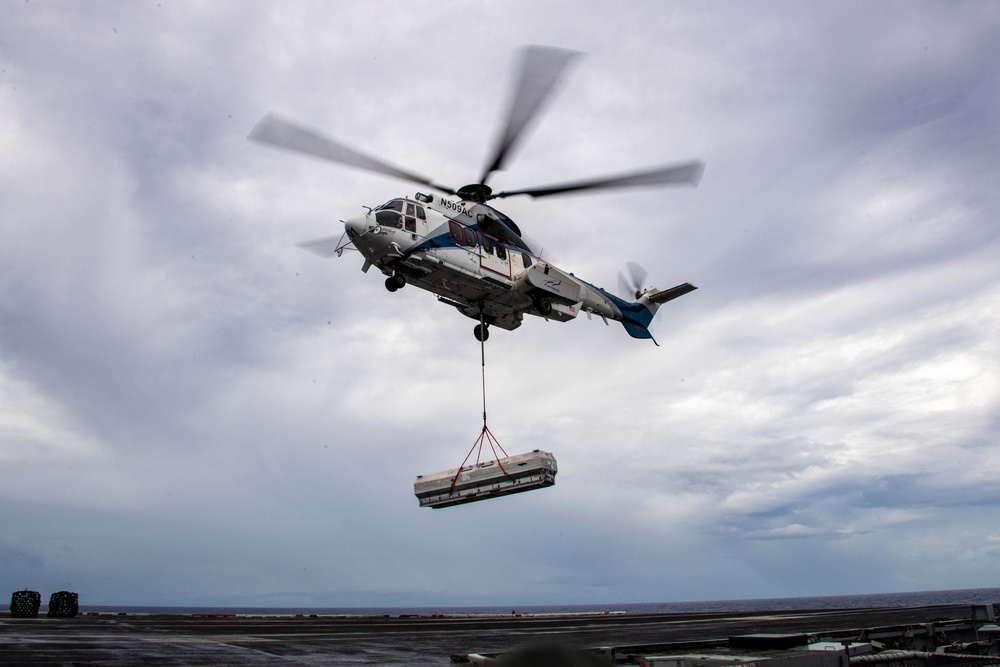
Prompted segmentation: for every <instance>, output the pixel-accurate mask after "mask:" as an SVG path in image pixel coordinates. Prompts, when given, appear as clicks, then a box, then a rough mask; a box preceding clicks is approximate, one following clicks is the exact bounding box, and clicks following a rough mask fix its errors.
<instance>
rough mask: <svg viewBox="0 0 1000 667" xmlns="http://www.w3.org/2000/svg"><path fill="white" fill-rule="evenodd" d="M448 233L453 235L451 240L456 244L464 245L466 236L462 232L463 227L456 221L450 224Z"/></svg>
mask: <svg viewBox="0 0 1000 667" xmlns="http://www.w3.org/2000/svg"><path fill="white" fill-rule="evenodd" d="M448 231H449V232H450V233H451V240H452V241H454V242H455V243H464V242H465V235H464V234H463V232H462V225H460V224H458V223H457V222H455V221H454V220H451V221H449V222H448Z"/></svg>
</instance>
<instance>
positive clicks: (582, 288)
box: [344, 193, 694, 338]
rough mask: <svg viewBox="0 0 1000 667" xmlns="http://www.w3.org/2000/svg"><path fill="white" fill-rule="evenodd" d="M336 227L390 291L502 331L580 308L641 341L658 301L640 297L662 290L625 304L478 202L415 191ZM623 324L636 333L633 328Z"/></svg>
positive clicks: (565, 316)
mask: <svg viewBox="0 0 1000 667" xmlns="http://www.w3.org/2000/svg"><path fill="white" fill-rule="evenodd" d="M344 226H345V229H346V233H347V236H348V237H349V238H350V239H351V241H352V242H353V244H354V246H355V247H356V248H357V249H358V250H359V251H360V252H361V254H362V255H363V256H364V258H365V263H364V266H363V267H362V270H364V271H366V272H367V271H368V270H369V269H370V268H371V267H372V266H374V267H376V268H377V269H379V270H380V271H381V272H382V273H383V274H385V275H386V276H388V278H387V279H386V287H387V288H388V289H389V290H390V291H393V292H394V291H396V290H397V289H399V288H401V287H403V286H404V285H407V284H410V285H414V286H416V287H419V288H421V289H425V290H427V291H429V292H432V293H434V294H435V295H436V296H437V298H438V300H440V301H442V302H443V303H446V304H449V305H451V306H454V307H455V308H457V309H458V310H459V311H460V312H461V313H462V314H464V315H466V316H468V317H470V318H472V319H474V320H477V321H482V323H484V324H486V325H496V326H498V327H500V328H502V329H507V330H512V329H516V328H517V327H519V326H520V325H521V322H522V320H523V316H524V314H529V315H535V316H538V317H543V318H545V319H547V320H555V321H559V322H566V321H569V320H572V319H575V318H576V317H577V316H578V315H579V314H580V313H581V312H582V313H586V314H587V315H588V317H590V316H592V315H597V316H599V317H601V318H602V319H603V320H604V321H605V322H607V320H608V319H613V320H617V321H621V322H623V324H625V325H626V329H628V330H629V333H630V334H632V335H633V336H635V337H638V338H648V337H650V336H649V335H648V331H646V328H645V327H646V326H647V325H648V323H649V320H651V319H652V313H655V311H656V306H657V305H658V304H657V303H656V302H651V301H649V299H648V298H646V297H647V296H648V295H652V294H662V293H663V292H661V291H659V290H656V289H655V288H651V289H650V290H647V293H646V294H642V295H637V297H638V298H639V300H638V301H637V302H634V303H632V302H628V301H625V300H623V299H620V298H618V297H616V296H614V295H613V294H611V293H609V292H606V291H605V290H603V289H601V288H599V287H595V286H594V285H591V284H590V283H588V282H586V281H584V280H581V279H579V278H577V277H576V276H574V275H572V274H571V273H567V272H565V271H562V270H560V269H558V268H556V267H555V266H553V265H551V264H549V263H548V262H546V261H544V260H542V259H541V258H539V257H538V256H537V255H535V254H534V253H533V252H532V251H531V250H530V249H529V247H528V245H527V244H526V243H525V242H524V241H523V240H522V239H521V238H520V231H519V230H518V228H517V226H516V225H515V224H514V222H513V221H512V220H510V218H508V217H507V216H505V215H504V214H503V213H501V212H500V211H497V210H496V209H494V208H493V207H491V206H488V205H486V204H482V203H478V202H473V201H453V200H450V199H445V198H443V197H440V196H438V195H427V194H421V193H418V194H417V195H416V196H415V197H414V198H408V197H407V198H399V199H392V200H390V201H388V202H386V203H385V204H383V205H382V206H379V207H378V208H376V209H371V210H369V211H368V212H367V213H366V214H364V215H361V216H358V217H355V218H351V219H349V220H346V221H345V222H344ZM679 287H680V286H679ZM674 289H677V288H674ZM690 289H694V288H693V287H690ZM688 291H690V290H688ZM684 293H686V292H684ZM677 296H680V294H677ZM670 298H674V297H670ZM644 301H645V302H644ZM647 313H648V318H647V317H646V314H647ZM630 321H633V322H632V323H633V324H635V325H637V326H638V327H639V329H641V330H640V331H638V332H634V331H633V330H632V329H631V328H630V326H629V323H630ZM644 332H645V333H646V334H647V335H643V333H644ZM478 335H479V333H478V332H477V336H478Z"/></svg>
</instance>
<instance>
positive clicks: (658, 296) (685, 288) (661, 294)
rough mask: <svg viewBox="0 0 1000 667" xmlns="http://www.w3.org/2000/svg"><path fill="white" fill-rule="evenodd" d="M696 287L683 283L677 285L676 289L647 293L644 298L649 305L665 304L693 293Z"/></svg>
mask: <svg viewBox="0 0 1000 667" xmlns="http://www.w3.org/2000/svg"><path fill="white" fill-rule="evenodd" d="M696 289H698V288H697V287H695V286H694V285H692V284H691V283H684V284H682V285H678V286H677V287H671V288H670V289H661V290H656V291H655V292H649V293H648V294H646V295H645V298H646V300H647V301H649V302H650V303H666V302H667V301H673V300H674V299H676V298H677V297H679V296H684V295H685V294H687V293H689V292H693V291H695V290H696Z"/></svg>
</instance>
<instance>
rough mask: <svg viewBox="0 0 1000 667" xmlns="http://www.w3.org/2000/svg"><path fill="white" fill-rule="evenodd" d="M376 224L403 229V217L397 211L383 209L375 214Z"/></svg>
mask: <svg viewBox="0 0 1000 667" xmlns="http://www.w3.org/2000/svg"><path fill="white" fill-rule="evenodd" d="M375 222H376V223H378V224H379V225H381V226H383V227H396V228H397V229H402V228H403V217H402V216H401V215H400V214H399V213H397V212H396V211H393V210H389V209H382V210H381V211H378V212H376V213H375Z"/></svg>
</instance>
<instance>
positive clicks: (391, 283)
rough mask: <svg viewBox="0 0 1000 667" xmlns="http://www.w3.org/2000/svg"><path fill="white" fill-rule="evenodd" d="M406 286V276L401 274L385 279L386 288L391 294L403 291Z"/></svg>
mask: <svg viewBox="0 0 1000 667" xmlns="http://www.w3.org/2000/svg"><path fill="white" fill-rule="evenodd" d="M404 285H406V276H404V275H403V274H401V273H394V274H392V275H391V276H389V277H388V278H386V279H385V288H386V289H387V290H389V291H390V292H395V291H396V290H398V289H402V288H403V286H404Z"/></svg>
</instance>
